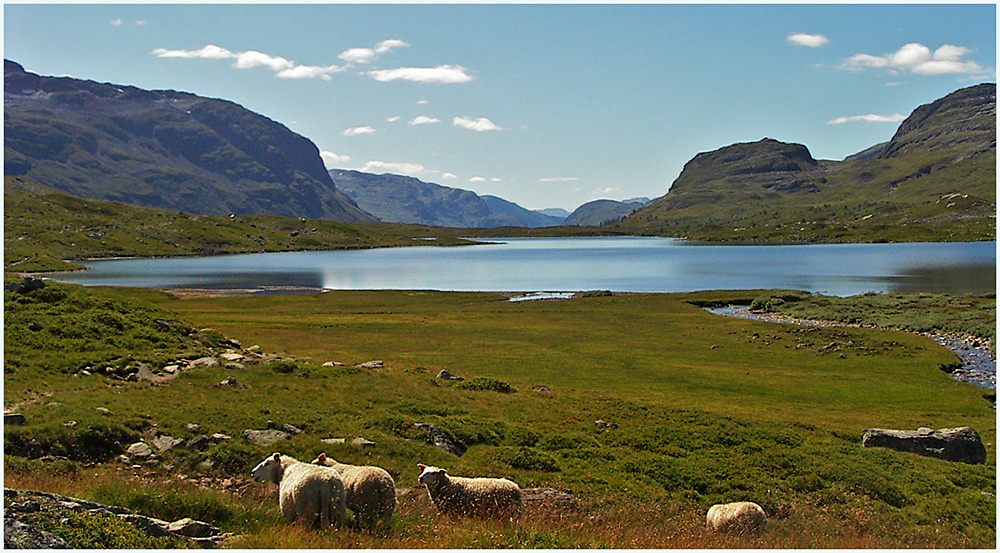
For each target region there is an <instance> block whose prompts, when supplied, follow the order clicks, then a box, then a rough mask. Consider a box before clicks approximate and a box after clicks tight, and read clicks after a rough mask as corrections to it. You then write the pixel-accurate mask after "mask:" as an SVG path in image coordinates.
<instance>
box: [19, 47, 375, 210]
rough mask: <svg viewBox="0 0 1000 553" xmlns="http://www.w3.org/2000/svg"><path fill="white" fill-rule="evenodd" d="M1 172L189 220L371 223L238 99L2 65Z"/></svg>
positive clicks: (313, 153) (318, 164)
mask: <svg viewBox="0 0 1000 553" xmlns="http://www.w3.org/2000/svg"><path fill="white" fill-rule="evenodd" d="M4 174H5V175H13V176H25V177H28V178H30V179H32V180H35V181H37V182H39V183H42V184H44V185H47V186H51V187H53V188H55V189H57V190H61V191H63V192H67V193H70V194H73V195H75V196H78V197H82V198H88V199H100V200H113V201H120V202H126V203H131V204H136V205H143V206H151V207H164V208H170V209H176V210H178V211H183V212H187V213H194V214H228V213H235V214H245V213H246V214H249V213H258V214H274V215H283V216H289V217H309V218H325V219H333V220H338V221H344V222H362V221H374V220H375V218H374V217H373V216H371V215H369V214H368V213H365V212H364V211H362V210H361V209H359V208H358V207H357V205H356V204H355V203H354V202H353V201H352V200H351V199H350V198H348V197H347V196H346V195H344V194H343V193H342V192H341V191H339V190H337V188H336V186H335V185H334V184H333V182H332V181H331V180H330V177H329V175H327V173H326V169H325V167H324V166H323V162H322V159H321V158H320V155H319V150H318V148H317V147H316V145H315V144H313V143H312V142H311V141H310V140H309V139H307V138H305V137H303V136H301V135H298V134H296V133H294V132H292V131H291V130H289V129H288V128H287V127H285V126H284V125H281V124H280V123H277V122H275V121H272V120H270V119H268V118H266V117H264V116H261V115H258V114H256V113H253V112H251V111H249V110H247V109H245V108H243V107H241V106H239V105H238V104H235V103H233V102H229V101H226V100H216V99H210V98H203V97H200V96H196V95H194V94H189V93H185V92H176V91H173V90H157V91H150V90H143V89H140V88H136V87H132V86H122V85H115V84H110V83H97V82H94V81H86V80H79V79H73V78H69V77H43V76H39V75H36V74H34V73H30V72H28V71H25V70H24V68H23V67H22V66H20V65H19V64H17V63H15V62H12V61H10V60H4Z"/></svg>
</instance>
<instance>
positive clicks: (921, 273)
mask: <svg viewBox="0 0 1000 553" xmlns="http://www.w3.org/2000/svg"><path fill="white" fill-rule="evenodd" d="M491 240H492V241H496V242H498V243H493V244H488V245H476V246H461V247H434V246H414V247H407V248H383V249H371V250H338V251H321V252H287V253H262V254H245V255H231V256H216V257H186V258H167V259H120V260H105V261H92V262H87V263H86V266H87V267H88V269H89V270H87V271H79V272H75V273H51V274H48V275H46V276H47V277H48V278H53V279H55V280H60V281H64V282H73V283H79V284H85V285H90V286H129V287H154V288H201V289H249V290H261V291H266V290H275V289H282V288H287V287H304V288H325V289H334V290H341V289H350V290H382V289H396V290H399V289H404V290H405V289H422V290H449V291H510V292H532V291H581V290H611V291H615V292H690V291H696V290H715V289H756V288H784V289H795V290H807V291H810V292H819V293H824V294H829V295H837V296H847V295H854V294H860V293H864V292H870V291H871V292H891V291H925V292H945V293H951V294H965V293H988V292H995V290H996V242H963V243H908V244H815V245H789V246H729V245H707V244H699V243H693V242H687V241H682V240H675V239H671V238H645V237H643V238H639V237H613V238H604V237H600V238H509V239H506V238H505V239H491Z"/></svg>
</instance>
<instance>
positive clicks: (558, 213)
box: [538, 207, 570, 222]
mask: <svg viewBox="0 0 1000 553" xmlns="http://www.w3.org/2000/svg"><path fill="white" fill-rule="evenodd" d="M538 212H539V213H541V214H542V215H548V216H549V217H555V218H556V219H559V220H560V222H562V221H565V220H566V217H569V213H570V212H569V211H566V210H565V209H563V208H561V207H550V208H547V209H539V210H538Z"/></svg>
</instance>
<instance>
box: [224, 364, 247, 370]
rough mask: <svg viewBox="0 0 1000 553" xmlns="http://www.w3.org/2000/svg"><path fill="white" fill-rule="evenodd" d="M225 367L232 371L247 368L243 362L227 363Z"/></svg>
mask: <svg viewBox="0 0 1000 553" xmlns="http://www.w3.org/2000/svg"><path fill="white" fill-rule="evenodd" d="M225 367H226V368H227V369H229V370H231V371H242V370H243V369H245V368H246V366H245V365H244V364H243V363H226V365H225Z"/></svg>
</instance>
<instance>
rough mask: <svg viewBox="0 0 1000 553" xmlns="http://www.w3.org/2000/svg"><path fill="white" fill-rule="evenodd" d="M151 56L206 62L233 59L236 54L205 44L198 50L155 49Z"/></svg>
mask: <svg viewBox="0 0 1000 553" xmlns="http://www.w3.org/2000/svg"><path fill="white" fill-rule="evenodd" d="M153 55H154V56H156V57H159V58H184V59H208V60H222V59H229V58H235V57H236V54H234V53H233V52H231V51H229V50H226V49H225V48H223V47H221V46H216V45H214V44H206V45H205V46H204V47H202V48H199V49H198V50H167V49H166V48H157V49H155V50H153Z"/></svg>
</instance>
